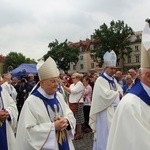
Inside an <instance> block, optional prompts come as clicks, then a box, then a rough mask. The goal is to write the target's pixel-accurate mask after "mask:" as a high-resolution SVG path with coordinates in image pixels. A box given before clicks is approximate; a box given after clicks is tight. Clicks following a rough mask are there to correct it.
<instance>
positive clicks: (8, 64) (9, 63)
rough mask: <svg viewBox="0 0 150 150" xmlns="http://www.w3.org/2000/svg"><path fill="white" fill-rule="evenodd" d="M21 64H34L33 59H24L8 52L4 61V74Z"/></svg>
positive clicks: (18, 54)
mask: <svg viewBox="0 0 150 150" xmlns="http://www.w3.org/2000/svg"><path fill="white" fill-rule="evenodd" d="M22 63H36V62H35V60H34V59H32V60H31V59H30V58H26V57H25V56H24V55H23V54H21V53H17V52H10V53H9V54H8V55H7V56H6V59H5V64H4V72H7V71H11V70H12V69H15V68H17V67H18V66H19V65H21V64H22Z"/></svg>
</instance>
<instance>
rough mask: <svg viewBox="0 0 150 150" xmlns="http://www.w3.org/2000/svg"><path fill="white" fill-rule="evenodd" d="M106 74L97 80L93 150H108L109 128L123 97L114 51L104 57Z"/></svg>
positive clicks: (94, 104)
mask: <svg viewBox="0 0 150 150" xmlns="http://www.w3.org/2000/svg"><path fill="white" fill-rule="evenodd" d="M104 64H105V66H106V67H105V69H104V72H103V73H102V74H101V75H100V77H98V78H97V80H96V82H95V85H94V90H93V96H92V104H91V110H90V122H89V124H90V126H91V128H92V130H93V131H94V132H95V135H94V145H93V150H106V145H107V138H108V133H109V127H110V124H111V120H112V117H113V114H114V110H115V108H116V107H117V105H118V103H119V101H120V98H121V95H122V88H121V87H120V85H119V84H118V83H117V81H116V80H115V79H114V77H113V75H114V74H115V72H116V54H115V52H114V51H113V50H111V51H109V52H108V51H107V52H106V53H105V55H104Z"/></svg>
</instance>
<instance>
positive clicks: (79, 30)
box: [0, 0, 150, 60]
mask: <svg viewBox="0 0 150 150" xmlns="http://www.w3.org/2000/svg"><path fill="white" fill-rule="evenodd" d="M149 7H150V0H0V54H2V55H4V56H6V55H7V54H8V53H9V52H11V51H12V52H20V53H22V54H23V55H24V56H26V57H29V58H31V59H35V60H37V59H39V58H41V57H42V56H43V55H44V54H46V53H47V51H48V50H49V49H48V44H49V43H50V42H53V41H55V39H57V40H58V41H59V42H64V41H65V39H68V41H71V42H78V41H79V40H85V39H86V38H90V35H91V34H93V33H94V31H95V29H98V28H99V26H100V25H102V24H103V23H106V24H107V25H109V23H110V22H111V21H112V20H115V21H117V20H123V21H124V22H125V24H127V25H128V26H130V27H131V28H132V29H133V30H134V31H141V30H143V28H144V25H145V22H144V21H145V19H146V18H149V17H150V16H149V15H150V8H149Z"/></svg>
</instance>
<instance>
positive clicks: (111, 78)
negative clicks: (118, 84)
mask: <svg viewBox="0 0 150 150" xmlns="http://www.w3.org/2000/svg"><path fill="white" fill-rule="evenodd" d="M103 74H104V76H105V77H106V78H108V79H109V80H113V77H111V76H109V75H108V74H107V73H106V72H104V73H103Z"/></svg>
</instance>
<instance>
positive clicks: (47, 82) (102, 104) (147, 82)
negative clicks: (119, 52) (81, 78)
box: [0, 23, 150, 150]
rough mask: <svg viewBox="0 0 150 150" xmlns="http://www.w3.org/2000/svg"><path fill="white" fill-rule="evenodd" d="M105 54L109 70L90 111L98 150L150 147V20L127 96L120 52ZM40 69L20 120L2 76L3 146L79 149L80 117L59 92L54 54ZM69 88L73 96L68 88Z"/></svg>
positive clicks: (37, 149) (7, 148) (5, 148)
mask: <svg viewBox="0 0 150 150" xmlns="http://www.w3.org/2000/svg"><path fill="white" fill-rule="evenodd" d="M103 58H104V64H105V67H104V71H103V72H102V73H101V74H100V75H99V77H98V78H97V79H96V81H95V84H94V88H93V92H92V101H91V106H90V112H89V126H90V128H91V130H92V132H93V133H94V138H93V139H91V140H93V150H142V149H143V150H150V142H149V139H150V115H149V114H150V24H149V23H146V26H145V28H144V30H143V34H142V48H141V68H140V69H139V71H138V78H137V79H136V81H134V85H133V86H132V88H130V89H128V91H127V92H126V94H123V89H122V87H121V86H120V85H119V83H118V82H117V80H116V79H114V77H113V76H114V74H115V72H116V60H117V57H116V54H115V52H114V51H113V50H109V51H107V52H106V53H105V54H104V57H103ZM37 71H38V77H39V82H38V83H37V84H36V85H35V86H34V88H33V89H32V91H31V92H30V94H29V95H28V98H27V99H26V100H25V102H24V105H23V107H22V109H21V113H20V115H19V119H18V109H17V106H16V101H15V96H14V95H13V94H10V93H9V91H8V89H7V84H8V83H6V82H3V81H2V79H1V82H2V83H1V86H0V150H74V149H75V148H74V144H73V142H72V141H73V140H74V137H75V135H76V132H78V130H77V129H76V128H77V127H79V126H77V124H78V121H77V118H76V117H77V116H76V114H74V113H73V112H72V111H71V109H70V108H69V105H68V103H67V102H66V100H65V98H64V95H63V94H62V93H61V92H59V91H58V84H59V83H58V78H59V76H60V73H59V70H58V68H57V65H56V63H55V61H54V60H53V59H52V58H51V57H49V58H48V59H47V60H46V61H45V62H44V61H40V62H39V63H38V64H37ZM73 84H74V86H75V84H76V83H73ZM72 86H73V85H72ZM62 87H65V86H64V85H63V86H62ZM64 90H66V91H69V92H70V93H71V92H72V94H74V93H73V92H74V91H73V90H72V89H71V88H70V89H69V87H65V89H64ZM70 95H71V94H70ZM81 96H82V92H81ZM79 97H80V96H79ZM77 100H79V98H78V99H77ZM77 102H78V101H77ZM81 102H84V99H83V97H82V100H81ZM81 106H82V105H80V106H79V107H78V109H80V107H81ZM78 111H79V113H80V110H78ZM79 122H80V121H79Z"/></svg>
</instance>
